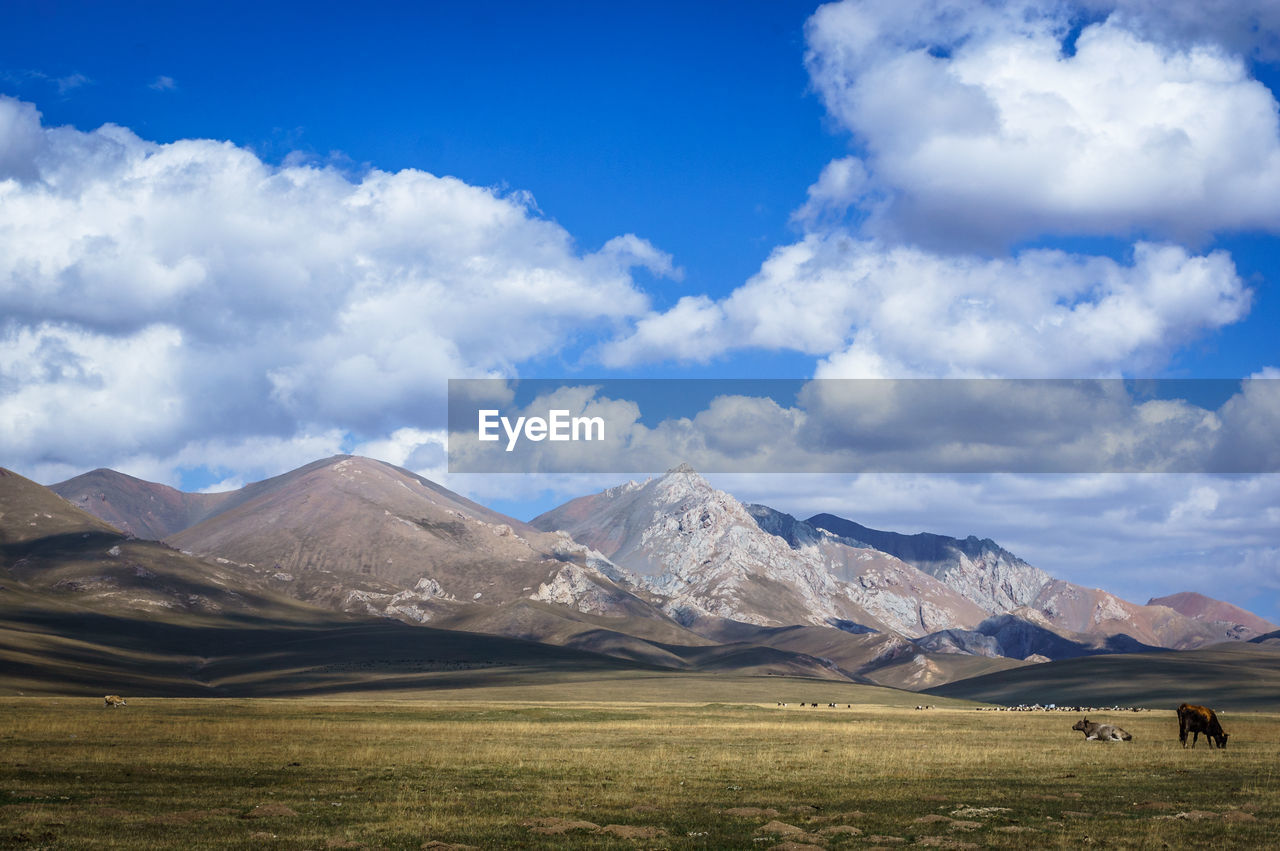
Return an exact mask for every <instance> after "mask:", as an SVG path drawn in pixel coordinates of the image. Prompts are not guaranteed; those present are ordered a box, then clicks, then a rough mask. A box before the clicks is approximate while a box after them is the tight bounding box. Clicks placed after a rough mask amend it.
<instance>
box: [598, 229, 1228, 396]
mask: <svg viewBox="0 0 1280 851" xmlns="http://www.w3.org/2000/svg"><path fill="white" fill-rule="evenodd" d="M1249 303H1250V293H1249V291H1248V290H1247V289H1246V288H1245V287H1244V285H1243V284H1242V283H1241V281H1240V279H1239V277H1238V276H1237V275H1236V272H1235V267H1234V264H1233V263H1232V262H1231V259H1230V257H1229V256H1227V255H1226V254H1225V253H1222V252H1214V253H1212V254H1208V255H1205V256H1193V255H1190V254H1188V252H1187V251H1186V250H1184V249H1182V248H1179V247H1176V246H1171V245H1153V244H1148V243H1139V244H1138V245H1136V246H1135V247H1134V252H1133V260H1132V262H1131V263H1129V264H1127V265H1126V264H1121V263H1117V262H1116V261H1114V260H1110V259H1108V258H1104V257H1085V256H1079V255H1072V254H1067V253H1065V252H1060V251H1026V252H1023V253H1021V254H1019V255H1017V256H1016V257H1013V258H1010V259H993V260H988V259H983V258H981V257H976V256H947V255H941V254H935V253H932V252H929V251H925V250H922V249H917V248H911V247H906V246H896V247H893V246H886V245H884V244H882V243H878V242H873V241H866V240H858V239H853V238H851V237H848V236H845V235H843V234H840V233H832V234H825V235H824V234H811V235H809V236H807V237H806V238H805V239H803V240H802V241H801V242H798V243H795V244H793V245H789V246H784V247H782V248H778V249H775V251H774V252H773V254H772V255H770V257H769V259H768V260H766V261H765V263H764V265H763V267H762V268H761V270H760V272H759V273H758V274H757V275H756V276H755V277H754V278H752V279H751V280H750V281H748V282H747V283H746V284H745V285H744V286H742V287H740V288H738V289H737V290H736V291H735V292H734V293H733V294H732V295H730V296H729V297H728V298H727V299H725V300H723V301H721V302H712V301H710V300H709V299H706V298H703V297H696V298H695V297H688V298H685V299H682V300H681V301H680V302H679V303H678V304H677V305H676V306H675V307H674V308H672V309H671V310H669V311H667V312H666V313H652V314H650V315H648V316H646V317H645V318H643V319H641V320H640V321H639V322H638V323H637V324H636V330H635V332H634V333H633V334H632V335H631V336H629V337H626V338H623V339H620V340H616V341H613V342H610V343H608V344H606V345H605V346H604V347H603V354H602V358H603V360H604V361H605V362H606V363H635V362H643V361H647V360H659V359H675V360H688V361H699V362H705V361H707V360H709V359H711V358H712V357H715V356H717V355H719V354H722V353H724V352H727V351H731V350H733V349H736V348H742V347H757V348H763V349H771V350H782V349H788V350H794V351H800V352H804V353H806V354H812V355H819V356H823V357H824V360H823V361H822V363H821V364H820V365H819V367H818V371H817V375H818V377H822V378H837V377H842V378H864V377H865V378H876V377H907V376H1002V377H1019V376H1020V377H1029V378H1043V377H1055V376H1060V377H1075V378H1078V377H1088V376H1100V375H1116V374H1120V373H1121V372H1126V371H1134V370H1140V369H1141V368H1143V367H1149V366H1153V365H1158V364H1160V363H1161V362H1162V361H1163V359H1164V358H1166V357H1167V356H1168V354H1169V353H1170V352H1171V351H1173V350H1176V349H1177V348H1178V347H1180V346H1182V345H1185V344H1186V343H1188V342H1191V341H1192V340H1194V339H1196V338H1197V337H1199V336H1200V335H1202V334H1204V333H1206V332H1209V331H1212V330H1215V329H1217V328H1220V327H1222V326H1223V325H1226V324H1229V323H1231V322H1235V321H1237V320H1238V319H1240V318H1242V317H1243V316H1244V315H1245V313H1247V311H1248V308H1249Z"/></svg>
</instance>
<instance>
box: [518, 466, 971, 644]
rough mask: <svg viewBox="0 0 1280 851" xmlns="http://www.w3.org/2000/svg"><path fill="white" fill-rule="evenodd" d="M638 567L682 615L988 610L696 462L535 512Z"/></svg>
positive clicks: (911, 620) (928, 620)
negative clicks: (719, 479)
mask: <svg viewBox="0 0 1280 851" xmlns="http://www.w3.org/2000/svg"><path fill="white" fill-rule="evenodd" d="M532 525H534V526H536V527H537V528H540V529H545V530H553V529H558V530H564V531H567V532H568V533H569V534H570V535H572V536H573V537H574V539H575V540H577V541H579V542H581V543H583V544H585V545H586V546H589V547H591V548H592V549H595V550H597V551H599V552H600V553H601V554H602V555H603V556H605V557H607V558H608V559H610V560H611V561H612V562H614V563H616V564H618V565H621V566H623V567H625V568H628V569H630V570H631V571H633V572H634V573H636V574H638V575H639V576H640V577H641V581H642V582H643V583H645V584H646V585H647V587H648V588H649V589H651V590H652V591H653V592H654V593H656V594H659V595H661V596H662V597H664V598H665V599H666V600H667V602H666V604H665V608H666V610H667V611H668V612H669V613H671V614H672V615H673V616H675V617H676V618H677V619H680V620H682V621H683V622H686V623H689V622H692V621H693V620H696V619H697V618H698V617H700V616H705V615H710V616H714V617H719V618H727V619H731V620H736V621H742V622H745V623H754V624H761V625H778V624H796V623H811V624H823V625H840V626H841V627H842V628H843V627H846V626H852V627H853V628H856V625H861V626H864V627H868V626H869V627H872V628H874V629H880V630H890V631H894V632H898V633H901V634H904V635H909V636H915V635H923V634H926V633H928V632H933V631H936V630H937V629H940V628H944V627H947V626H954V625H957V624H963V625H972V624H976V623H977V622H978V621H979V620H981V618H982V616H983V615H984V613H983V612H982V611H981V610H980V609H979V608H978V607H976V606H974V605H973V604H971V603H969V602H968V601H967V600H964V598H962V597H961V596H960V595H958V594H956V593H955V592H954V591H952V590H951V589H949V588H947V587H946V586H945V585H944V584H943V583H941V582H939V581H938V580H936V579H934V578H933V577H930V576H927V575H926V574H923V573H921V572H920V571H918V570H916V569H915V568H913V567H911V566H910V565H908V564H906V563H904V562H902V561H901V560H900V559H896V558H894V557H892V556H887V555H885V554H884V553H881V552H878V551H876V550H873V549H871V548H867V547H861V548H858V547H851V546H848V545H846V544H845V543H844V542H842V541H841V540H840V539H839V538H838V537H837V536H834V535H830V534H828V533H826V532H823V531H822V530H819V529H816V528H814V527H812V526H810V525H808V524H805V523H802V522H800V521H797V520H796V519H795V518H793V517H790V516H789V515H784V514H781V513H780V512H774V511H772V509H768V508H766V507H764V506H753V507H752V508H751V509H748V508H747V507H745V506H744V505H743V504H742V503H740V502H739V501H738V500H736V499H735V498H734V497H732V496H730V495H729V494H727V493H725V492H724V491H720V490H717V489H716V488H714V487H712V486H711V484H710V483H708V482H707V481H706V480H705V479H704V478H702V477H701V476H700V475H698V474H697V472H696V471H694V470H693V469H692V468H690V467H688V466H687V465H681V466H680V467H676V468H674V469H673V470H671V471H670V472H668V473H667V474H666V475H664V476H662V477H661V478H659V479H655V480H652V481H649V482H646V483H644V484H643V485H640V486H639V487H628V488H625V489H622V490H619V489H611V490H609V491H605V492H603V493H600V494H596V495H594V496H591V497H583V498H580V499H577V500H574V501H572V502H570V503H567V504H565V505H564V506H561V507H560V508H558V509H555V510H554V511H551V512H548V513H547V514H544V515H542V516H540V517H538V518H535V519H534V520H533V521H532Z"/></svg>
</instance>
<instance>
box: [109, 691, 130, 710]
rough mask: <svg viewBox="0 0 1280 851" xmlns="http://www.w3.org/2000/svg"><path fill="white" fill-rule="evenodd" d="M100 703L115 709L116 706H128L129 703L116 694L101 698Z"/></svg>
mask: <svg viewBox="0 0 1280 851" xmlns="http://www.w3.org/2000/svg"><path fill="white" fill-rule="evenodd" d="M102 705H103V707H104V708H105V707H108V706H110V707H111V708H112V709H115V708H116V707H117V706H128V705H129V703H128V701H126V700H125V699H124V698H123V697H121V696H120V695H118V694H109V695H107V696H106V697H104V698H103V699H102Z"/></svg>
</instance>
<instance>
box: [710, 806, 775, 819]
mask: <svg viewBox="0 0 1280 851" xmlns="http://www.w3.org/2000/svg"><path fill="white" fill-rule="evenodd" d="M724 814H725V815H727V816H733V817H734V818H777V817H778V816H780V815H782V813H780V812H778V811H777V810H775V809H774V808H773V807H733V808H732V809H728V810H725V811H724Z"/></svg>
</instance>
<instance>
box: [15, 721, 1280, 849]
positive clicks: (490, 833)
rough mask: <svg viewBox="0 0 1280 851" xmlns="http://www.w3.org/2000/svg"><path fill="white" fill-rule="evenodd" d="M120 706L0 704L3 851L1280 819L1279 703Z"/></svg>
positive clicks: (988, 841) (945, 830)
mask: <svg viewBox="0 0 1280 851" xmlns="http://www.w3.org/2000/svg"><path fill="white" fill-rule="evenodd" d="M101 703H102V701H101V699H100V698H99V699H98V700H97V701H93V700H89V699H71V698H60V699H39V700H37V699H5V700H3V701H0V754H3V759H2V760H0V845H5V846H15V847H41V846H43V847H57V848H104V847H106V848H112V847H120V848H124V847H128V848H170V847H183V848H212V847H219V848H221V847H264V848H325V847H356V846H364V847H370V848H414V849H417V848H421V847H423V846H424V844H425V843H430V842H432V841H436V842H441V843H446V844H452V843H458V844H465V845H471V846H475V847H479V848H564V847H583V848H586V847H593V848H597V847H598V848H652V847H664V848H769V847H773V846H775V845H777V844H779V843H781V842H783V841H787V840H789V841H792V842H797V843H800V844H812V845H817V846H818V847H826V848H861V847H867V846H872V845H876V844H884V843H889V842H892V839H885V838H884V837H890V838H896V839H899V840H902V844H908V845H909V844H924V845H926V846H928V845H934V846H938V847H965V846H969V847H984V848H985V847H1018V848H1024V847H1033V848H1044V847H1048V848H1081V847H1086V846H1089V845H1097V844H1107V845H1112V846H1120V847H1131V848H1160V847H1165V846H1166V845H1167V846H1169V847H1174V848H1187V847H1240V848H1261V847H1266V846H1268V845H1270V844H1272V842H1273V836H1274V835H1275V834H1276V832H1277V827H1280V782H1278V778H1277V773H1276V765H1277V756H1280V718H1276V717H1275V716H1269V715H1230V716H1227V717H1224V719H1223V721H1224V725H1225V726H1226V727H1227V729H1228V731H1229V732H1230V733H1231V734H1232V737H1231V746H1230V747H1229V748H1228V749H1227V750H1225V751H1219V750H1213V751H1210V750H1208V749H1205V748H1204V747H1203V746H1201V747H1200V748H1197V749H1196V750H1195V751H1190V750H1185V751H1184V750H1183V749H1182V748H1181V747H1180V745H1179V744H1178V740H1177V725H1176V721H1175V720H1174V719H1173V714H1172V713H1171V712H1152V713H1140V714H1135V715H1128V714H1125V715H1117V716H1098V718H1097V720H1100V721H1110V722H1114V723H1118V724H1119V725H1121V726H1123V727H1124V728H1125V729H1127V730H1129V731H1130V732H1131V733H1133V734H1134V736H1135V741H1134V742H1132V743H1126V744H1112V745H1107V744H1099V743H1092V742H1089V743H1086V742H1085V741H1084V740H1083V737H1082V736H1081V735H1080V734H1079V733H1076V732H1073V731H1072V730H1071V729H1070V727H1071V724H1072V723H1073V722H1074V721H1075V720H1077V716H1072V715H1067V714H1065V713H1054V714H1038V713H1037V714H1031V713H988V712H981V713H980V712H975V711H973V710H971V709H936V710H931V711H925V712H917V711H915V710H913V709H910V708H904V707H886V706H881V705H855V706H854V707H853V708H851V709H846V708H844V706H843V704H842V705H841V707H840V708H839V709H828V708H826V707H825V706H823V707H819V708H812V707H806V708H803V709H802V708H799V707H797V706H795V705H792V706H789V707H786V708H782V707H778V706H775V705H774V704H773V703H772V702H771V703H768V704H763V705H724V704H711V705H699V704H681V703H677V702H671V703H665V704H663V703H628V702H611V703H591V702H584V701H578V702H573V703H550V702H545V701H540V702H537V703H520V702H513V701H503V702H495V701H486V702H474V703H467V702H462V701H453V702H439V701H417V700H405V701H369V700H358V701H357V700H352V701H340V700H227V701H223V700H159V699H152V700H146V699H131V700H130V705H129V707H128V708H127V709H116V710H111V709H103V708H102V705H101ZM264 805H265V806H264ZM245 816H253V817H249V818H246V817H245ZM575 823H577V825H578V826H576V827H574V826H573V825H574V824H575ZM591 825H594V826H597V827H598V828H600V829H596V828H594V827H592V826H591ZM610 825H614V826H617V827H608V826H610ZM766 826H768V827H766ZM606 827H608V830H607V831H606V830H604V828H606ZM762 829H763V830H764V832H761V831H762ZM560 831H564V832H560ZM791 831H794V833H793V834H792V835H789V836H788V835H785V834H787V833H789V832H791ZM877 837H878V838H877ZM344 843H345V844H346V845H345V846H344Z"/></svg>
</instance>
